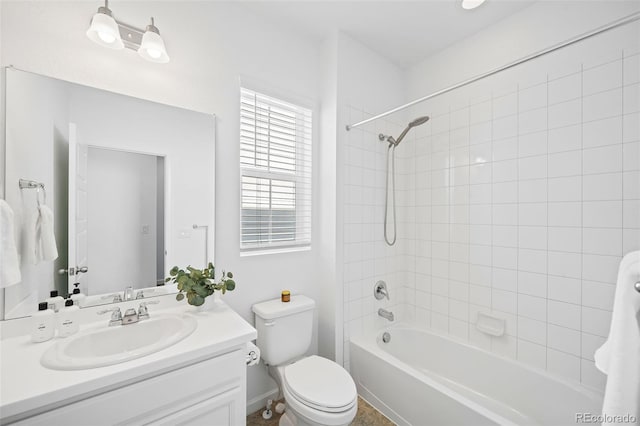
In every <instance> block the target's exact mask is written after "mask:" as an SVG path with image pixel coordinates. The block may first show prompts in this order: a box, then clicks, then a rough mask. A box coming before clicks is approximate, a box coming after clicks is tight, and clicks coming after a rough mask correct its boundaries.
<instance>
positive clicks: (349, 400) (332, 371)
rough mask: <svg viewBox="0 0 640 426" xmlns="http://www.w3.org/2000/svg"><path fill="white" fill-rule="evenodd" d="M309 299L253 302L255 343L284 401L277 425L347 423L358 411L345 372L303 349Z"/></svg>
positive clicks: (354, 392) (310, 310)
mask: <svg viewBox="0 0 640 426" xmlns="http://www.w3.org/2000/svg"><path fill="white" fill-rule="evenodd" d="M314 309H315V302H314V301H313V300H312V299H310V298H308V297H306V296H303V295H292V296H291V301H290V302H286V303H285V302H282V301H281V300H280V299H274V300H268V301H266V302H262V303H257V304H255V305H253V308H252V310H253V312H254V313H255V315H256V329H257V330H258V340H257V345H258V347H259V348H260V351H261V357H262V360H263V361H264V362H265V364H267V366H268V367H269V374H270V375H271V377H273V378H274V380H275V381H276V382H277V383H278V386H279V388H280V392H281V395H283V396H284V399H285V402H286V406H287V408H286V411H285V413H284V414H283V415H282V417H280V423H279V424H280V426H306V425H314V426H316V425H318V426H320V425H326V426H341V425H348V424H350V423H351V421H352V420H353V419H354V417H355V416H356V412H357V411H358V393H357V390H356V385H355V383H354V382H353V379H352V378H351V376H350V375H349V373H348V372H347V371H346V370H345V369H344V368H342V367H341V366H340V365H338V364H336V363H335V362H333V361H331V360H329V359H326V358H322V357H320V356H316V355H312V356H309V357H305V356H304V354H305V353H306V352H307V350H308V349H309V347H310V346H311V333H312V329H313V311H314Z"/></svg>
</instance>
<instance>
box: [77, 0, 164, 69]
mask: <svg viewBox="0 0 640 426" xmlns="http://www.w3.org/2000/svg"><path fill="white" fill-rule="evenodd" d="M87 37H89V39H91V40H92V41H94V42H96V43H97V44H99V45H101V46H104V47H108V48H110V49H123V48H125V47H126V48H128V49H131V50H136V51H137V52H138V54H139V55H140V56H141V57H143V58H144V59H146V60H148V61H151V62H157V63H162V64H164V63H167V62H169V55H167V49H166V48H165V46H164V40H162V37H160V31H159V30H158V27H156V26H155V23H154V19H153V18H151V24H150V25H147V28H146V29H145V30H141V29H138V28H135V27H132V26H130V25H127V24H125V23H122V22H119V21H117V20H115V19H114V18H113V15H112V13H111V9H109V0H105V3H104V6H101V7H99V8H98V12H97V13H96V14H95V15H93V18H92V19H91V25H90V26H89V29H88V30H87Z"/></svg>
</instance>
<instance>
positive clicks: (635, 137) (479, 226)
mask: <svg viewBox="0 0 640 426" xmlns="http://www.w3.org/2000/svg"><path fill="white" fill-rule="evenodd" d="M635 7H636V8H637V6H635ZM629 12H630V8H629V3H627V4H623V3H616V4H615V5H614V4H612V3H611V2H609V3H607V4H606V5H604V4H603V3H589V4H585V3H580V4H579V5H572V4H570V3H557V4H555V3H554V4H550V3H544V2H543V4H538V5H535V6H533V7H531V8H530V9H527V10H525V11H524V12H523V13H521V14H519V15H516V16H514V17H512V18H510V19H508V20H506V21H503V22H502V23H501V24H499V25H496V26H495V27H493V28H490V29H488V30H485V31H483V32H482V33H480V34H478V35H477V36H476V37H474V38H472V39H469V40H466V41H463V42H461V43H459V44H457V45H454V46H452V47H451V48H448V49H446V50H445V51H443V52H441V53H439V54H437V55H434V56H433V57H432V58H429V59H427V60H426V61H424V62H423V63H421V64H419V65H417V66H416V67H414V68H412V69H411V70H409V73H408V74H409V76H410V79H409V89H408V93H409V94H410V96H409V97H410V98H418V97H420V96H423V95H425V94H427V93H429V92H430V91H431V90H436V89H441V88H443V87H446V86H447V85H449V84H451V83H453V82H456V81H461V80H463V79H464V78H468V77H471V76H472V75H475V74H477V73H480V72H483V71H487V70H488V69H491V68H494V67H496V66H498V65H500V64H502V63H507V62H509V61H512V60H514V59H517V58H518V57H520V56H524V55H526V54H528V53H531V51H532V50H535V49H539V48H542V47H544V46H548V45H552V44H554V43H557V42H559V41H561V40H562V39H563V38H566V37H568V36H569V35H575V34H579V33H580V32H582V31H585V30H587V29H589V28H593V27H597V26H598V25H602V24H604V23H606V22H608V21H609V20H612V19H613V17H614V16H620V15H623V14H626V13H629ZM542 22H544V25H542ZM539 25H542V26H543V27H544V28H545V31H534V28H538V26H539ZM639 32H640V27H639V25H638V24H637V23H636V24H634V25H631V26H627V27H624V28H622V29H618V30H614V31H611V32H608V33H606V34H604V35H600V36H598V37H595V38H592V39H590V40H588V41H585V42H582V43H580V44H578V45H575V46H572V47H569V48H566V49H563V50H561V51H559V52H556V53H554V54H551V55H548V56H546V57H544V58H541V59H536V60H534V61H532V62H530V63H528V64H526V65H522V66H519V67H517V68H514V69H512V70H510V71H506V72H502V73H500V74H499V75H497V76H495V77H493V78H489V79H486V80H483V81H481V82H478V83H477V84H473V85H471V86H468V87H466V88H463V89H458V90H455V91H453V92H451V93H449V94H447V95H443V96H441V97H438V98H435V99H434V100H432V101H430V102H425V103H423V104H420V105H418V106H416V107H414V108H412V109H411V110H410V113H411V114H412V116H414V115H423V114H428V115H430V116H431V121H430V126H429V127H424V128H420V129H418V131H417V132H416V137H417V138H418V139H417V140H416V141H415V147H414V148H413V149H414V150H415V155H413V156H409V157H407V158H405V159H404V162H403V167H406V168H407V169H409V170H411V169H414V170H415V173H414V174H413V176H412V177H410V178H409V179H411V178H413V179H414V182H413V183H411V182H409V183H408V186H409V187H411V185H413V186H414V187H415V193H414V195H413V197H414V200H413V201H414V202H415V207H414V214H413V218H410V220H413V221H414V226H415V230H416V232H415V234H413V235H405V244H407V245H408V246H413V249H412V250H413V251H414V253H415V256H408V257H407V258H406V260H407V262H408V264H407V265H406V266H407V272H408V273H409V274H410V275H413V278H409V279H408V280H407V283H409V285H407V287H406V288H405V291H406V293H407V295H406V300H407V316H408V317H413V318H414V319H415V321H416V322H417V323H418V324H419V325H421V326H425V327H431V328H433V329H436V330H439V331H443V332H445V333H449V334H450V335H452V336H454V337H455V338H457V339H461V340H463V341H465V342H469V343H471V344H473V345H476V346H479V347H482V348H484V349H487V350H491V351H493V352H495V353H497V354H499V355H502V356H506V357H510V358H513V359H517V360H518V361H521V362H524V363H527V364H530V365H533V366H536V367H540V368H543V369H546V370H547V371H549V372H550V373H552V374H555V375H559V376H564V377H567V378H569V379H571V380H574V381H579V382H582V383H583V384H584V385H587V386H591V387H594V388H598V389H603V386H604V381H605V376H604V375H602V374H601V373H600V372H599V371H597V370H596V368H595V366H594V363H593V353H594V350H595V349H596V348H597V347H598V346H600V345H601V344H602V343H603V342H604V339H605V337H606V336H607V335H608V330H609V324H610V318H611V309H612V304H613V295H614V290H615V281H616V273H617V266H618V263H619V261H620V259H621V258H622V255H623V254H624V253H627V252H629V251H631V250H637V249H639V248H640V222H638V218H639V217H640V201H639V200H638V199H639V198H640V193H639V185H640V173H639V172H638V170H639V169H640V143H639V142H638V141H639V139H640V124H639V123H640V117H639V114H638V113H639V111H640V107H639V103H638V99H639V97H640V85H639V84H638V83H639V82H640V71H639V67H638V63H639V62H638V61H639V60H638V58H639V57H640V56H639V55H638V54H639V53H640V37H639ZM489 45H490V46H494V47H496V48H495V49H490V50H488V49H486V46H489ZM500 47H504V48H500ZM407 162H408V163H409V164H407ZM405 196H409V197H411V195H410V194H405ZM411 202H412V200H411V199H409V200H407V201H405V204H407V205H408V206H409V207H410V205H411ZM408 252H411V250H408ZM412 282H413V284H411V283H412ZM478 312H485V313H489V314H492V315H494V316H496V317H499V318H501V319H504V320H505V322H506V334H505V335H504V336H502V337H490V336H488V335H485V334H483V333H481V332H479V331H478V330H477V329H476V328H475V323H476V321H477V314H478Z"/></svg>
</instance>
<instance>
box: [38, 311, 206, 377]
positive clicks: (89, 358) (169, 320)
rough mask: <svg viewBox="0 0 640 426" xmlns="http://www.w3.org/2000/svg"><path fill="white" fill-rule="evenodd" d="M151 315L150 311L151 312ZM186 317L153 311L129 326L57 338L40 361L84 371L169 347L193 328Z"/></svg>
mask: <svg viewBox="0 0 640 426" xmlns="http://www.w3.org/2000/svg"><path fill="white" fill-rule="evenodd" d="M152 315H153V314H152ZM196 326H197V322H196V321H195V320H194V319H193V318H191V317H187V316H182V315H174V314H156V315H155V316H152V317H151V318H150V319H146V320H143V321H140V322H138V323H135V324H130V325H119V326H114V327H107V325H106V323H105V324H104V326H99V327H95V328H92V329H90V330H85V331H83V332H80V333H78V334H76V335H74V336H71V337H68V338H66V339H60V340H59V341H58V342H57V343H56V344H55V345H53V346H52V347H51V348H49V350H47V351H46V352H45V353H44V354H43V355H42V359H41V360H40V362H41V363H42V365H43V366H45V367H47V368H51V369H54V370H84V369H87V368H96V367H104V366H106V365H112V364H118V363H121V362H125V361H130V360H132V359H135V358H140V357H142V356H145V355H149V354H151V353H154V352H157V351H159V350H161V349H164V348H167V347H169V346H172V345H174V344H176V343H178V342H179V341H181V340H182V339H184V338H185V337H187V336H189V335H190V334H191V333H193V331H194V330H195V329H196Z"/></svg>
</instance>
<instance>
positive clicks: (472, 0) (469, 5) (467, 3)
mask: <svg viewBox="0 0 640 426" xmlns="http://www.w3.org/2000/svg"><path fill="white" fill-rule="evenodd" d="M484 1H485V0H462V8H463V9H467V10H470V9H475V8H476V7H478V6H480V5H481V4H482V3H484Z"/></svg>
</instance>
